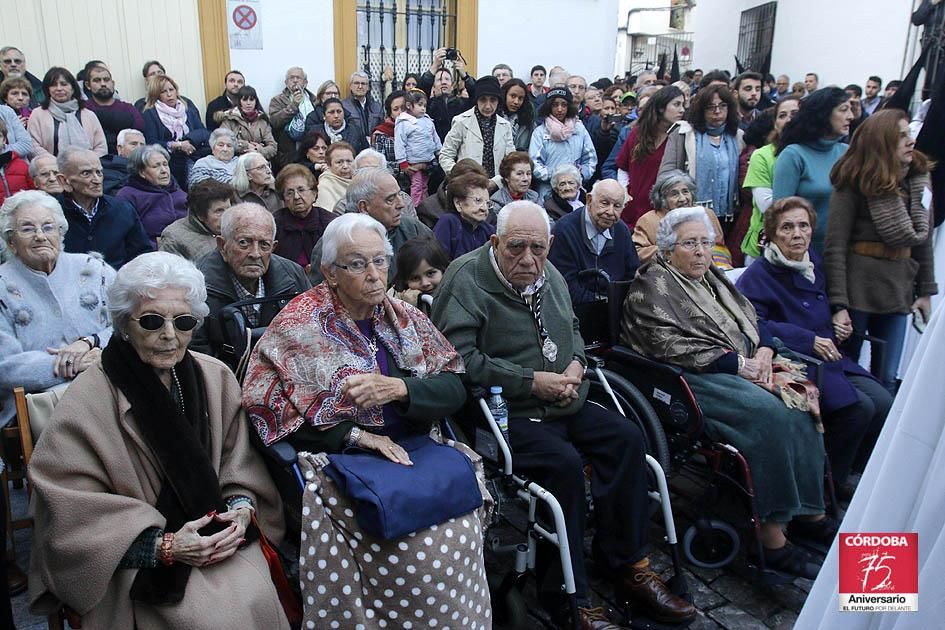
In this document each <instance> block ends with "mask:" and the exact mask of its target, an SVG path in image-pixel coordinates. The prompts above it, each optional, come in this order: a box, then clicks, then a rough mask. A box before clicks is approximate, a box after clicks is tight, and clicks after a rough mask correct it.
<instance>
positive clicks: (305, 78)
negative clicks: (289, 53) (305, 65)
mask: <svg viewBox="0 0 945 630" xmlns="http://www.w3.org/2000/svg"><path fill="white" fill-rule="evenodd" d="M293 70H298V71H299V72H301V73H302V78H303V79H304V80H306V81H308V75H307V74H305V70H303V69H302V66H292V67H291V68H289V69H288V70H286V71H285V78H286V80H288V79H289V73H290V72H292V71H293Z"/></svg>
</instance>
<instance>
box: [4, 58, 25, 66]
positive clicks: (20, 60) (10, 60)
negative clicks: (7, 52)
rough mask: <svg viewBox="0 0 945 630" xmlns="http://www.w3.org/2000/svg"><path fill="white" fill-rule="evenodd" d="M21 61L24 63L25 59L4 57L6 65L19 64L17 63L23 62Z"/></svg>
mask: <svg viewBox="0 0 945 630" xmlns="http://www.w3.org/2000/svg"><path fill="white" fill-rule="evenodd" d="M21 63H23V60H22V59H4V60H3V64H4V65H7V66H9V65H12V64H17V65H19V64H21Z"/></svg>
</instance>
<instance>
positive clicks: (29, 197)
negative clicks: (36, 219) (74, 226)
mask: <svg viewBox="0 0 945 630" xmlns="http://www.w3.org/2000/svg"><path fill="white" fill-rule="evenodd" d="M34 161H35V160H34ZM27 206H39V207H40V208H43V209H45V210H49V212H51V213H52V215H53V218H54V219H55V220H56V225H58V226H59V234H60V236H65V234H66V232H67V231H68V230H69V222H68V221H66V216H65V215H64V214H63V213H62V206H60V205H59V202H58V201H56V198H55V197H53V196H51V195H50V194H48V193H44V192H43V191H41V190H21V191H20V192H18V193H16V194H15V195H10V196H9V197H7V199H6V201H4V202H3V206H0V234H2V235H3V240H4V241H6V242H7V243H9V242H10V239H11V238H13V231H14V230H15V229H16V213H17V212H18V211H19V210H20V208H25V207H27Z"/></svg>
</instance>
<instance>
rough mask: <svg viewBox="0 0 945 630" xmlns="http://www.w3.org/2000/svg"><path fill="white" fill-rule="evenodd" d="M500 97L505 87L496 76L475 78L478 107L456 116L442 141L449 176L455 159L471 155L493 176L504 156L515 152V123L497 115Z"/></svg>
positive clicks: (444, 169) (443, 162) (444, 165)
mask: <svg viewBox="0 0 945 630" xmlns="http://www.w3.org/2000/svg"><path fill="white" fill-rule="evenodd" d="M501 97H502V90H501V89H500V88H499V82H498V81H497V80H496V79H495V78H494V77H482V78H480V79H479V80H477V81H476V106H475V107H473V108H472V109H470V110H469V111H467V112H463V113H462V114H458V115H457V116H455V117H454V118H453V126H452V127H451V128H450V130H449V133H447V134H446V138H445V139H444V140H443V149H442V150H441V151H440V166H441V167H442V168H443V172H445V173H446V174H447V175H449V172H450V171H451V170H453V166H454V165H455V164H456V162H458V161H459V160H462V159H463V158H471V159H473V160H475V161H476V162H477V163H479V164H482V167H483V168H484V169H485V170H486V174H487V175H488V176H489V177H492V178H494V177H495V176H496V175H497V174H498V171H499V164H501V163H502V158H504V157H505V156H506V155H508V154H509V153H512V152H513V151H515V143H514V142H513V140H512V124H511V123H510V122H509V121H508V120H506V119H505V118H502V117H501V116H497V115H496V112H497V111H498V109H499V99H500V98H501Z"/></svg>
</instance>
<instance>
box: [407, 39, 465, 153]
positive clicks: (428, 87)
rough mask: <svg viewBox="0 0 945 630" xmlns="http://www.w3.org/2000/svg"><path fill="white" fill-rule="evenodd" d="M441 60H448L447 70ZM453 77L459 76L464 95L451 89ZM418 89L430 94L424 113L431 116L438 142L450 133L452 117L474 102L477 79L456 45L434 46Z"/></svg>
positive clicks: (453, 82) (453, 81)
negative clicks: (446, 46)
mask: <svg viewBox="0 0 945 630" xmlns="http://www.w3.org/2000/svg"><path fill="white" fill-rule="evenodd" d="M444 61H450V62H452V64H453V69H452V70H450V69H449V68H448V67H447V66H446V64H444ZM454 73H455V76H457V77H459V78H461V79H462V81H463V83H464V84H465V87H466V93H467V97H465V98H464V97H462V96H459V95H458V94H457V93H458V92H460V91H462V90H454V89H453V88H454V84H455V79H454ZM420 89H421V90H423V91H424V92H426V93H427V94H428V95H429V96H430V100H429V101H428V102H427V114H428V115H429V116H430V118H432V119H433V125H434V126H435V127H436V135H438V136H439V137H440V141H441V142H442V141H443V138H445V137H446V134H447V133H449V130H450V127H451V126H452V124H453V116H455V115H456V114H461V113H463V112H464V111H466V110H468V109H469V108H470V107H472V106H473V105H474V104H475V102H476V80H475V79H474V78H472V77H471V76H469V74H468V73H467V72H466V60H465V59H463V55H462V54H461V53H460V52H459V51H458V50H456V49H455V48H437V49H436V50H435V51H434V53H433V62H432V63H431V64H430V69H429V70H427V71H426V72H424V73H423V74H422V75H420Z"/></svg>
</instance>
